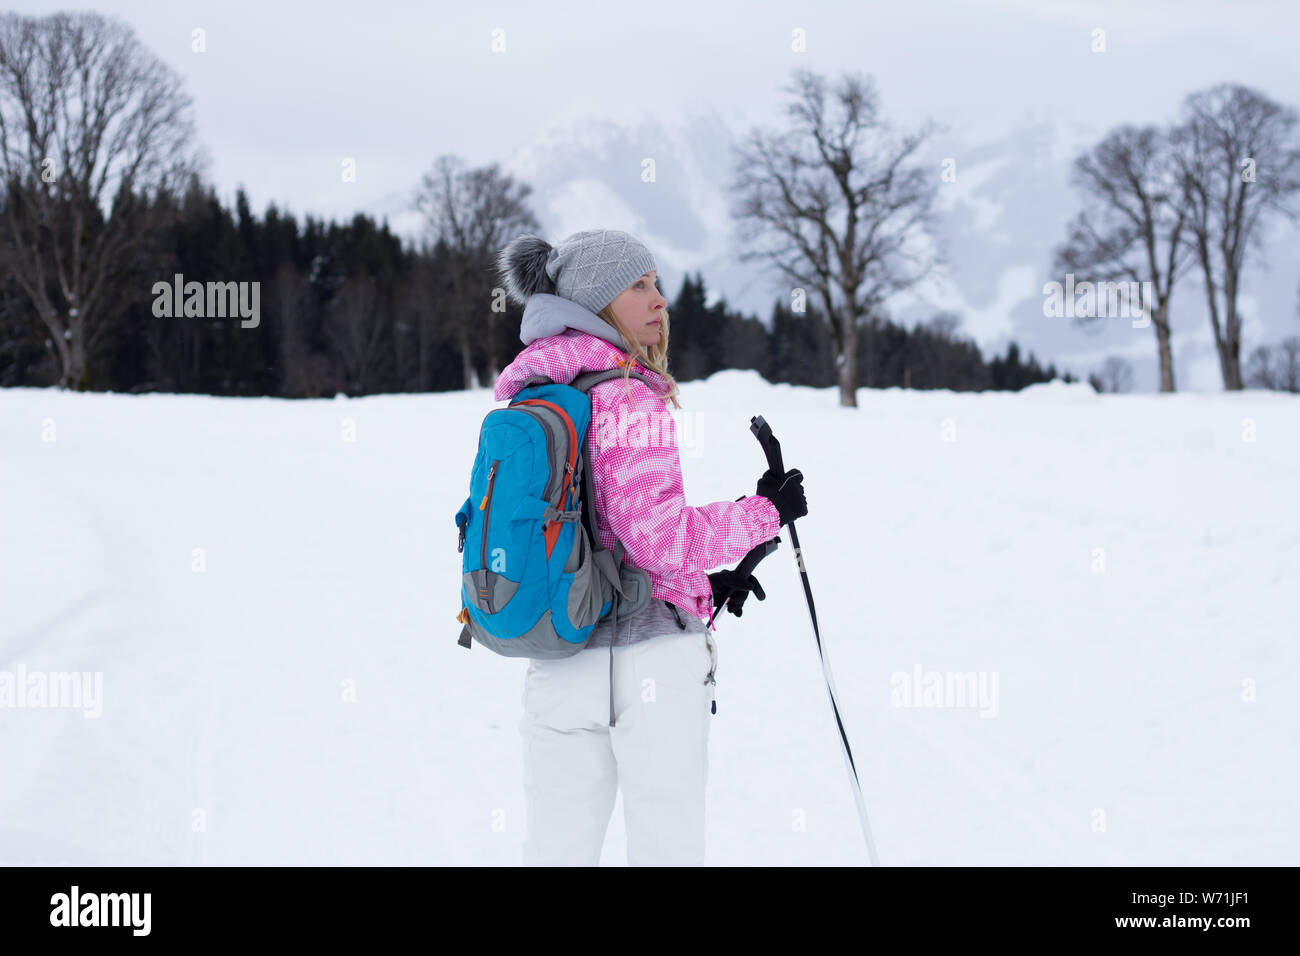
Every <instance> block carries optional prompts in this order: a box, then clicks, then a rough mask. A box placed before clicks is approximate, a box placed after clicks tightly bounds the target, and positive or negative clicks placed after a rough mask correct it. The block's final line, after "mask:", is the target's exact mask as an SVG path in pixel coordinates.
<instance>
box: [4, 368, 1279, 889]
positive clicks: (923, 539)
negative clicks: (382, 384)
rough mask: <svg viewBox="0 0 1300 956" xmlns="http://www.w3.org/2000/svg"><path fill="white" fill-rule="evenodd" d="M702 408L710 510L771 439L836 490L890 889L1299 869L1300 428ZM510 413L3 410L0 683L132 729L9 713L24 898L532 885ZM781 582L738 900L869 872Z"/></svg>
mask: <svg viewBox="0 0 1300 956" xmlns="http://www.w3.org/2000/svg"><path fill="white" fill-rule="evenodd" d="M683 402H684V405H685V409H684V411H683V413H682V414H683V415H687V416H691V417H690V420H689V422H687V423H685V425H686V427H685V428H679V432H680V433H681V434H682V435H683V436H684V440H686V439H687V438H689V440H690V441H691V442H693V443H697V446H696V448H695V449H689V448H687V447H685V445H684V447H683V458H682V460H683V470H684V472H685V479H686V492H687V498H688V500H689V501H690V502H691V503H692V504H696V505H700V504H706V503H708V502H710V501H717V500H731V499H734V498H735V497H736V496H737V495H739V494H742V493H743V494H752V493H753V487H754V483H755V481H756V480H757V478H758V475H759V474H760V473H761V471H762V470H763V468H764V467H765V465H764V462H763V458H762V454H761V451H760V449H759V447H758V444H757V442H756V441H754V439H753V438H752V436H751V435H750V434H749V431H748V422H749V416H750V415H754V414H762V415H764V416H765V417H766V418H767V420H768V421H769V423H771V425H772V427H773V429H774V430H775V433H776V435H777V437H778V438H779V439H780V441H781V443H782V450H783V452H784V455H785V460H786V465H787V467H798V468H800V469H801V470H802V471H803V472H804V475H805V486H806V488H807V493H808V500H809V507H810V514H809V516H808V517H807V518H804V519H801V520H800V521H799V522H798V531H799V536H800V541H801V543H802V545H803V549H804V557H805V561H804V563H805V566H806V568H807V571H808V574H809V579H810V581H811V585H812V592H813V595H814V598H815V599H816V601H817V616H818V620H819V622H820V624H821V628H822V639H823V642H824V644H825V646H826V648H827V653H828V655H829V657H830V661H831V664H832V667H833V672H834V675H835V681H836V685H837V688H838V694H839V701H840V706H841V711H842V715H843V717H844V720H845V724H846V727H847V731H848V734H849V740H850V744H851V745H852V747H853V755H854V758H855V760H856V763H857V766H858V770H859V774H860V778H861V782H862V788H863V793H864V797H865V802H866V807H867V812H868V814H869V817H870V822H871V827H872V830H873V833H874V836H875V841H876V844H877V848H878V850H879V854H880V859H881V862H882V863H884V864H886V865H927V864H928V865H963V864H980V863H986V864H995V865H1023V864H1035V863H1039V864H1048V865H1125V866H1128V865H1159V864H1174V865H1193V864H1195V865H1205V864H1210V865H1295V864H1296V863H1297V862H1300V838H1298V836H1297V827H1296V824H1295V818H1296V815H1297V814H1296V811H1297V809H1300V806H1298V805H1297V804H1298V802H1300V801H1298V794H1297V789H1298V788H1297V782H1298V779H1300V771H1297V766H1298V765H1300V762H1298V761H1297V760H1296V755H1297V753H1300V703H1298V702H1297V695H1296V694H1295V693H1294V687H1295V684H1296V679H1297V677H1298V676H1300V646H1297V643H1296V641H1295V638H1296V636H1297V633H1298V632H1300V628H1298V627H1297V620H1298V618H1300V611H1297V605H1296V594H1297V593H1300V589H1298V588H1297V581H1298V579H1300V509H1296V507H1295V487H1296V486H1295V476H1296V474H1297V473H1300V442H1297V440H1296V439H1297V438H1298V437H1300V400H1297V398H1296V397H1295V396H1287V395H1281V394H1270V393H1260V392H1247V393H1243V394H1236V395H1196V394H1184V395H1174V396H1156V395H1125V396H1101V397H1098V396H1094V395H1092V394H1091V391H1090V389H1087V387H1086V386H1074V387H1072V386H1063V385H1060V384H1059V383H1057V384H1054V385H1051V386H1043V387H1036V388H1031V389H1028V390H1026V391H1024V392H1021V393H1019V394H1015V395H1012V394H996V393H990V394H984V395H971V394H954V393H949V392H909V391H902V390H898V389H890V390H885V391H875V390H872V391H868V390H865V389H864V390H861V391H860V392H859V403H860V407H859V408H858V409H842V408H840V407H838V396H837V391H836V390H834V389H820V390H819V389H808V388H794V387H791V386H784V385H778V386H773V385H769V384H767V383H765V382H763V381H762V380H761V379H760V378H759V377H758V376H757V375H755V374H754V373H747V372H725V373H720V374H719V375H716V376H714V377H713V378H712V379H710V380H709V381H708V382H691V383H686V384H685V385H684V386H683ZM493 407H497V406H496V405H494V403H492V402H491V399H490V394H489V393H488V392H487V391H486V390H484V391H479V392H473V393H452V394H441V395H420V396H380V397H372V398H365V399H353V400H323V401H307V402H283V401H276V400H269V399H216V398H210V397H202V396H168V395H161V396H123V395H101V394H65V393H59V392H57V391H53V390H38V389H14V390H7V391H0V441H3V447H4V448H5V449H6V455H5V456H4V457H3V458H2V459H0V488H2V489H3V492H4V493H3V497H2V498H0V539H2V540H3V541H4V542H5V544H6V545H7V546H6V547H5V548H4V549H3V550H2V551H0V606H2V607H3V609H4V612H5V613H4V615H3V618H2V619H0V670H4V671H9V672H15V671H16V668H17V667H18V666H19V665H20V664H21V665H23V666H24V667H25V668H26V669H27V671H28V672H31V671H34V670H46V671H87V672H93V671H99V672H102V674H103V714H102V716H100V717H98V718H89V719H88V718H86V717H83V716H82V714H81V713H80V712H78V711H77V710H75V709H66V708H65V709H52V708H46V709H40V708H26V709H24V708H16V707H15V708H0V760H2V761H3V765H4V767H5V768H6V775H5V776H6V786H5V787H3V788H0V863H11V864H13V863H17V864H30V863H71V864H103V863H126V864H150V863H152V864H169V865H227V864H249V863H251V864H268V863H285V864H324V863H330V864H418V863H439V864H442V863H445V864H504V865H514V864H517V863H518V862H519V860H520V846H521V844H522V840H523V820H524V803H523V792H522V780H521V776H522V773H521V771H522V764H521V756H520V753H521V752H520V744H519V737H518V723H519V718H520V714H521V697H522V690H523V671H524V668H525V666H526V663H525V662H523V661H517V660H508V659H505V658H499V657H496V656H494V655H492V654H490V653H487V652H485V651H484V650H483V648H481V647H474V648H473V649H471V651H469V652H466V651H464V650H463V649H462V648H460V647H458V646H457V645H456V643H455V638H456V634H457V633H458V631H459V626H458V625H457V624H456V622H455V621H454V616H455V614H456V612H457V611H458V610H459V606H460V605H459V600H458V594H457V584H458V581H459V571H460V566H459V562H460V557H461V556H460V555H459V554H457V552H456V549H455V544H454V541H455V526H454V522H453V520H452V515H453V513H454V511H455V509H456V507H457V506H458V505H459V503H460V502H461V501H462V500H463V499H464V494H465V490H464V489H465V487H466V484H467V482H468V477H469V468H470V464H471V462H472V460H473V455H474V448H475V442H476V440H477V434H478V426H479V423H480V421H481V420H482V417H483V415H484V414H486V413H487V411H488V410H489V409H491V408H493ZM1247 420H1248V421H1249V422H1250V423H1251V427H1252V428H1254V430H1255V440H1254V441H1245V440H1243V437H1242V436H1243V434H1245V433H1246V430H1245V428H1244V422H1246V421H1247ZM48 421H52V422H53V423H54V425H55V426H56V428H57V432H56V438H55V440H54V441H52V442H51V441H42V432H43V431H45V430H47V428H46V424H47V422H48ZM350 428H354V429H355V440H351V441H349V440H347V437H346V436H347V434H348V433H349V429H350ZM945 436H947V438H950V439H955V440H946V438H945ZM697 452H698V453H697ZM195 548H201V549H203V557H202V561H203V562H205V565H206V566H205V567H203V568H202V569H200V570H195V568H194V563H195V560H196V559H195V556H194V551H193V549H195ZM1094 549H1103V550H1102V552H1101V554H1102V558H1101V560H1102V561H1103V566H1102V569H1100V570H1099V569H1098V568H1097V562H1098V552H1097V551H1095V550H1094ZM758 577H759V578H760V580H761V581H762V582H763V585H764V588H765V589H766V591H767V594H768V597H767V600H766V601H764V602H758V601H757V600H756V599H752V598H751V600H750V601H748V602H747V603H746V614H745V616H744V617H743V618H740V619H737V618H735V617H734V616H732V615H729V614H728V615H723V616H721V617H720V618H719V619H718V622H717V631H716V635H715V636H716V639H717V643H718V646H719V666H718V672H717V677H718V686H717V699H718V713H717V715H716V716H714V717H711V718H710V720H711V721H712V723H711V755H712V761H711V767H710V775H709V850H708V858H707V859H708V862H709V863H710V864H720V865H733V864H735V865H746V864H777V865H804V864H824V865H836V866H846V865H847V866H852V865H860V864H864V863H865V862H866V850H865V846H864V844H863V840H862V836H861V833H860V828H859V824H858V819H857V812H856V808H855V806H854V803H853V798H852V794H851V791H850V788H849V785H848V778H847V769H846V765H845V761H844V758H843V754H842V751H841V749H840V745H839V742H838V737H837V734H836V730H835V725H834V719H833V716H832V713H831V708H830V703H829V700H828V698H827V694H826V689H825V684H824V681H823V677H822V670H821V664H820V662H819V660H818V658H817V654H816V647H815V643H814V640H813V636H812V630H811V623H810V621H809V617H808V609H807V606H806V604H805V601H804V596H803V589H802V584H801V582H800V578H799V575H798V573H797V571H796V570H795V567H794V561H793V554H792V550H791V547H790V540H789V534H788V532H783V533H782V544H781V547H780V548H779V549H778V550H777V551H776V552H775V553H774V554H773V555H772V556H770V557H769V558H768V559H767V560H766V561H765V562H764V563H763V564H762V565H761V566H760V567H759V569H758ZM914 667H920V668H921V669H922V671H923V672H926V671H938V672H941V673H964V672H981V673H984V674H986V675H988V674H993V675H996V676H997V679H998V685H997V687H998V690H997V696H996V707H997V712H996V716H993V717H983V716H981V714H980V712H979V710H978V708H977V707H973V706H967V707H952V706H944V707H936V706H928V705H922V706H916V705H913V706H896V705H895V701H894V700H893V698H892V696H891V695H892V694H893V693H894V683H893V681H892V678H893V676H894V675H911V674H912V672H913V668H914ZM1251 682H1253V684H1252V683H1251ZM1248 685H1249V686H1253V693H1254V700H1248V699H1247V698H1248V697H1249V695H1250V692H1249V691H1248V690H1247V687H1248ZM922 703H924V702H922ZM196 810H198V811H201V812H202V817H201V819H202V821H203V826H202V828H198V829H196V827H195V819H196V817H195V811H196ZM602 863H603V864H605V865H623V864H625V863H626V850H625V829H624V826H623V821H622V799H621V796H620V797H619V799H618V800H617V801H616V804H615V808H614V815H613V818H612V820H611V823H610V827H609V831H608V835H607V840H606V844H605V848H604V852H603V855H602Z"/></svg>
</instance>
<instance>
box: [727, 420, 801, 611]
mask: <svg viewBox="0 0 1300 956" xmlns="http://www.w3.org/2000/svg"><path fill="white" fill-rule="evenodd" d="M749 430H750V431H751V432H753V433H754V437H755V438H757V439H758V443H759V444H760V445H762V446H763V454H764V455H765V456H767V467H769V468H771V469H772V470H773V471H775V472H776V473H777V474H779V475H780V474H785V466H784V465H782V463H781V443H780V442H779V441H777V440H776V436H775V435H773V434H772V426H770V425H769V424H768V423H767V422H766V421H765V420H764V419H763V416H762V415H755V416H753V417H752V418H751V419H750V420H749ZM780 544H781V535H780V534H779V533H778V534H777V536H776V537H775V538H772V539H771V540H769V541H764V542H763V543H762V544H757V545H755V546H754V547H753V548H751V549H750V550H749V553H748V554H746V555H745V557H744V558H743V559H741V562H740V564H738V565H736V573H737V574H739V575H740V576H741V577H742V578H747V577H749V576H750V575H751V574H753V573H754V569H755V568H756V567H758V562H760V561H762V560H763V559H764V558H766V557H767V556H768V555H769V554H771V553H772V552H773V551H775V550H776V549H777V548H778V547H779V546H780ZM732 593H733V592H731V591H728V592H727V593H726V594H724V595H723V596H722V600H721V601H720V602H718V605H717V606H718V607H725V606H726V603H727V601H728V600H729V599H730V597H731V595H732Z"/></svg>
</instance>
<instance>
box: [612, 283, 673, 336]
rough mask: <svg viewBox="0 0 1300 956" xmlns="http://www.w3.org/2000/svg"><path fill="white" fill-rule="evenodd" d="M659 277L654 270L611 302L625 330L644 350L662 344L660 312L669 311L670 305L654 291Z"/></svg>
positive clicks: (661, 315)
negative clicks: (660, 339) (667, 309)
mask: <svg viewBox="0 0 1300 956" xmlns="http://www.w3.org/2000/svg"><path fill="white" fill-rule="evenodd" d="M657 276H658V273H657V272H656V271H655V270H653V269H652V270H651V271H650V272H647V273H646V274H645V275H643V276H642V277H641V278H639V279H635V280H633V282H632V284H631V285H630V286H628V287H627V288H626V289H624V290H623V291H622V292H620V293H619V294H618V295H617V296H616V297H615V298H614V301H613V302H611V303H610V308H612V309H613V310H614V315H616V316H617V317H618V320H619V321H620V322H622V323H623V328H625V329H627V331H628V332H629V333H631V335H632V336H633V337H635V338H636V341H637V344H639V345H641V346H643V347H645V348H649V347H650V346H652V345H658V344H659V336H660V334H661V329H662V326H663V313H662V312H661V310H662V309H666V308H668V303H667V302H666V301H664V297H663V296H662V295H660V294H659V290H658V289H656V288H655V278H656V277H657Z"/></svg>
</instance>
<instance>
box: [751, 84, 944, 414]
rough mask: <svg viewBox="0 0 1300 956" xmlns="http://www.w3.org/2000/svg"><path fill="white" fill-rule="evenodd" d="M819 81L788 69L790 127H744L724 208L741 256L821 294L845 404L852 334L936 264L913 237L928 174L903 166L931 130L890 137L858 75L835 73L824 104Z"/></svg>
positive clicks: (852, 381) (851, 374) (930, 189)
mask: <svg viewBox="0 0 1300 956" xmlns="http://www.w3.org/2000/svg"><path fill="white" fill-rule="evenodd" d="M826 87H827V83H826V81H825V80H824V79H823V78H821V77H819V76H817V75H816V74H814V73H812V72H810V71H807V70H798V71H796V72H795V74H794V82H793V84H792V85H791V87H789V88H788V89H789V91H790V92H791V93H792V94H793V96H794V101H793V102H792V103H791V104H790V106H789V107H788V109H787V112H788V114H789V116H790V118H791V120H792V124H793V126H792V129H791V130H790V131H788V132H786V133H785V134H781V135H774V136H765V135H764V134H762V133H761V132H758V131H755V132H753V133H752V134H751V135H750V137H749V138H748V140H747V141H746V143H745V144H744V145H743V146H740V147H737V148H736V154H737V158H738V162H737V171H736V181H735V183H734V184H733V187H732V190H733V192H734V193H735V194H736V195H737V196H738V197H739V202H738V204H737V206H736V208H735V210H734V215H735V216H736V218H737V220H738V221H739V223H740V225H741V240H742V242H743V243H744V244H745V245H747V246H748V247H749V248H748V250H747V251H746V252H744V253H742V254H741V256H740V258H741V260H742V261H749V260H753V259H762V260H766V261H768V262H770V263H771V264H772V265H773V266H774V267H775V268H776V270H777V271H778V272H779V273H780V275H781V277H782V279H783V280H784V281H786V282H789V283H792V284H793V285H794V286H796V287H799V288H803V289H805V290H806V292H807V294H808V295H810V296H816V297H817V298H818V299H819V300H820V301H821V303H822V306H823V308H824V309H825V311H826V315H827V317H828V319H829V321H830V324H831V330H832V334H833V338H834V342H835V349H836V353H837V354H836V366H837V369H838V373H839V385H840V404H841V405H843V406H847V407H850V408H854V407H856V406H857V395H856V390H857V387H858V369H857V352H858V335H859V332H860V331H861V332H863V334H866V335H870V332H871V329H872V327H873V323H878V322H879V320H880V317H881V313H882V308H883V305H884V303H885V301H886V300H887V299H888V298H889V297H890V296H891V295H893V294H894V293H896V292H899V291H901V290H903V289H906V288H909V287H910V286H912V285H914V284H916V283H917V282H919V281H920V280H921V279H923V278H924V277H925V276H926V275H927V274H929V272H930V270H931V269H932V268H933V266H934V265H935V263H936V261H937V259H936V258H935V257H932V256H931V255H930V254H929V253H928V252H926V246H927V244H926V243H925V241H924V240H925V238H926V236H925V234H924V233H925V230H926V229H927V228H928V227H930V226H931V225H933V223H932V220H931V207H932V203H933V199H934V193H935V185H934V184H935V180H934V178H933V174H932V173H929V172H926V171H924V170H921V169H919V168H915V167H908V166H906V165H905V164H906V163H907V162H908V161H909V160H910V159H911V158H912V157H913V156H914V154H915V153H916V152H917V150H918V148H919V147H920V145H921V144H922V143H923V142H924V141H925V139H926V137H927V136H928V135H929V134H930V132H932V131H933V127H932V126H930V127H926V128H925V129H923V130H921V131H920V132H916V133H909V134H906V135H903V136H901V137H896V136H895V135H894V134H893V131H892V129H891V128H890V127H889V126H888V125H887V124H885V123H884V122H883V121H882V120H881V119H880V116H879V98H878V95H877V93H876V89H875V84H874V82H873V81H872V79H871V78H870V77H862V76H848V77H845V78H844V79H843V80H842V81H841V82H840V83H839V84H838V85H837V86H836V88H835V90H834V92H833V98H834V102H833V104H831V106H828V104H827V89H826ZM831 107H833V108H834V112H835V114H836V115H834V116H831V115H828V114H829V112H830V110H831ZM864 317H865V319H866V322H865V323H864V322H863V319H864ZM864 384H870V383H864Z"/></svg>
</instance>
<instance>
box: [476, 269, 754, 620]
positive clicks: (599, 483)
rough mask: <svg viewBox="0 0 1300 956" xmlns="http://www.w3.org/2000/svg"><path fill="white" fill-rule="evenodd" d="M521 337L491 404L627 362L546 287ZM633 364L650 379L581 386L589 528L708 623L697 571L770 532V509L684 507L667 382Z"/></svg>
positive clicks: (579, 311) (580, 311)
mask: <svg viewBox="0 0 1300 956" xmlns="http://www.w3.org/2000/svg"><path fill="white" fill-rule="evenodd" d="M520 339H521V340H522V341H523V342H524V344H525V345H526V346H527V347H526V348H525V349H524V350H523V351H522V352H520V353H519V355H518V356H516V357H515V359H514V361H513V362H511V363H510V365H509V366H507V367H506V369H505V370H504V371H503V372H502V373H501V375H500V376H498V378H497V381H496V385H495V388H494V390H493V395H494V397H495V398H496V400H497V401H509V400H510V399H511V398H513V397H514V395H515V394H516V393H517V392H519V391H520V389H521V388H522V387H523V384H524V382H525V381H527V380H528V378H529V377H531V376H533V375H545V376H547V377H548V378H550V379H551V381H553V382H556V383H560V384H567V383H569V382H571V381H573V379H574V378H576V377H577V376H578V375H579V374H581V373H582V372H587V371H601V370H604V369H612V368H622V367H624V366H625V365H626V364H628V363H629V362H633V360H632V358H631V356H629V355H628V354H627V353H626V352H625V351H623V349H622V347H621V344H622V343H621V340H620V339H619V337H618V332H617V331H616V330H615V329H614V328H613V327H612V326H610V325H609V324H608V323H606V322H605V321H604V320H603V319H601V318H600V317H599V316H597V315H595V314H594V313H592V312H590V311H589V310H587V309H585V308H583V307H582V306H580V305H578V304H577V303H576V302H573V301H571V300H569V299H564V298H561V297H559V296H554V295H547V294H545V293H538V294H536V295H533V296H532V297H531V298H530V299H529V300H528V305H527V306H526V307H525V309H524V320H523V325H522V327H521V332H520ZM633 370H634V371H637V372H639V373H640V374H642V375H644V376H645V377H646V379H647V380H648V381H649V382H650V383H651V384H650V386H646V385H645V384H643V383H641V382H639V381H637V380H636V379H630V380H629V381H628V382H626V383H625V382H624V381H623V379H622V378H617V379H613V380H611V381H608V382H601V383H600V384H599V385H597V386H595V387H594V388H593V389H592V390H591V392H590V393H589V394H590V397H591V424H590V425H589V426H588V428H587V450H588V453H589V455H590V458H591V471H592V475H591V478H592V487H593V490H594V494H595V506H596V525H597V533H598V534H599V536H600V540H601V544H602V545H603V546H604V547H606V548H609V549H611V550H612V549H613V547H614V542H615V538H617V539H618V541H620V542H622V544H623V547H624V549H625V554H624V560H625V561H626V562H628V563H629V564H631V565H633V566H635V567H638V568H644V569H645V570H646V572H647V573H648V574H649V576H650V583H651V587H650V593H651V595H652V597H655V598H661V599H663V600H666V601H671V602H672V603H673V604H675V605H677V606H678V607H681V608H683V609H685V610H687V611H689V612H690V613H692V614H694V615H695V616H696V617H698V618H702V619H704V618H707V619H708V620H709V623H710V624H712V620H713V608H712V589H711V587H710V585H709V579H708V576H707V574H706V572H708V571H712V570H714V569H716V568H719V567H721V566H723V565H725V564H729V563H731V562H733V561H739V560H740V559H741V558H743V557H744V556H745V555H746V554H747V553H748V552H749V550H750V549H751V548H753V547H754V546H755V545H758V544H761V543H762V542H764V541H767V540H770V539H771V538H774V537H776V536H777V534H778V533H779V532H780V519H779V516H778V515H777V510H776V506H775V505H773V504H772V502H771V501H770V500H768V499H767V498H764V497H762V496H761V495H750V496H748V497H745V498H742V499H741V500H739V501H715V502H713V503H712V504H707V505H701V506H699V507H693V506H691V505H688V504H687V503H686V496H685V492H684V489H683V484H682V465H681V457H680V453H679V450H678V445H677V423H676V420H675V419H674V417H673V415H672V410H671V409H670V408H669V407H668V406H667V405H666V403H665V396H666V395H667V394H668V391H669V386H668V382H667V381H666V380H665V379H664V377H663V376H662V375H660V374H658V373H657V372H653V371H651V370H649V369H647V368H644V367H642V366H641V365H640V364H639V363H635V364H633Z"/></svg>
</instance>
